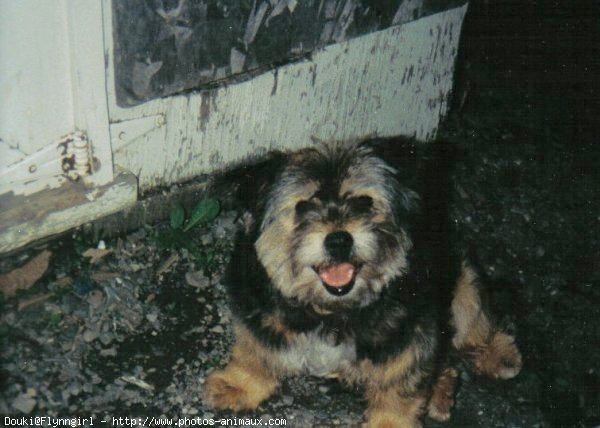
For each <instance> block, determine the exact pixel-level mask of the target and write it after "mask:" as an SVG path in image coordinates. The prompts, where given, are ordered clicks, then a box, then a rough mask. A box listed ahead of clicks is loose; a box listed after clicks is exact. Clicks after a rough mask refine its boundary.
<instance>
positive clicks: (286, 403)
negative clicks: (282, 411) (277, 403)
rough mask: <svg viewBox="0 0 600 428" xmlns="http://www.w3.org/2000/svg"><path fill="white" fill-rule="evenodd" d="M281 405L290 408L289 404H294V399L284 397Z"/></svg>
mask: <svg viewBox="0 0 600 428" xmlns="http://www.w3.org/2000/svg"><path fill="white" fill-rule="evenodd" d="M283 403H284V404H285V405H287V406H290V405H291V404H293V403H294V397H292V396H291V395H284V396H283Z"/></svg>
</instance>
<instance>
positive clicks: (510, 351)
mask: <svg viewBox="0 0 600 428" xmlns="http://www.w3.org/2000/svg"><path fill="white" fill-rule="evenodd" d="M471 352H472V361H473V364H474V365H475V368H476V370H477V371H478V372H480V373H482V374H485V375H487V376H489V377H491V378H494V379H510V378H513V377H515V376H516V375H518V374H519V372H520V371H521V367H522V366H523V360H522V358H521V353H520V352H519V348H517V344H516V343H515V339H514V337H512V336H510V335H508V334H506V333H502V332H500V331H497V332H495V333H494V334H493V335H492V337H491V339H490V340H489V342H488V343H487V344H486V345H485V346H481V347H478V348H476V349H475V350H472V351H471Z"/></svg>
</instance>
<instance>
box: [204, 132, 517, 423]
mask: <svg viewBox="0 0 600 428" xmlns="http://www.w3.org/2000/svg"><path fill="white" fill-rule="evenodd" d="M415 147H417V146H416V144H415V143H414V142H413V141H410V140H407V139H403V138H392V139H377V138H374V139H368V140H365V141H352V142H345V143H342V142H333V143H323V142H318V143H316V144H314V145H313V146H311V147H310V148H307V149H304V150H300V151H297V152H294V153H291V154H285V153H276V154H273V155H271V156H270V157H269V158H268V159H267V160H265V161H263V162H262V163H258V164H256V165H255V166H254V167H251V168H247V169H243V170H242V172H241V173H238V174H239V175H237V179H239V181H240V182H241V184H240V187H239V189H240V190H239V191H238V195H239V198H240V200H241V201H242V202H243V205H244V209H245V210H246V211H247V212H248V214H247V215H246V217H245V219H246V221H245V226H244V228H243V230H241V231H240V232H239V233H238V235H237V237H236V241H235V245H234V250H233V254H232V257H231V261H230V264H229V268H228V273H227V275H226V287H227V289H228V293H229V298H230V305H231V310H232V314H233V317H234V331H235V337H236V341H235V345H234V346H233V349H232V352H231V360H230V361H229V363H228V364H227V366H226V367H225V368H224V369H222V370H217V371H214V372H212V373H211V374H210V375H209V376H208V378H207V379H206V382H205V385H204V396H203V400H204V402H205V404H206V405H207V406H209V407H210V408H213V409H220V410H225V409H227V410H232V411H235V412H241V411H250V410H253V409H256V408H257V406H259V404H260V403H262V402H263V401H264V400H266V399H268V398H269V397H270V396H271V395H272V394H273V393H274V392H275V391H276V390H277V388H278V385H279V384H280V382H281V380H282V379H283V378H285V377H286V376H291V375H297V374H302V373H308V374H311V375H316V376H327V377H336V378H338V379H339V380H340V381H342V382H344V383H347V384H349V385H357V384H358V385H362V387H364V391H365V395H366V401H367V403H368V408H367V426H368V427H419V426H421V420H422V418H423V417H424V416H425V414H427V415H428V416H429V417H431V418H433V419H435V420H437V421H445V420H448V419H449V418H450V411H451V407H452V406H453V403H454V390H455V386H456V383H457V375H458V372H457V368H456V367H455V366H456V364H455V363H453V362H452V358H450V357H449V355H453V354H457V355H460V356H461V357H462V358H464V359H466V360H468V361H469V363H470V364H471V365H472V367H473V368H474V369H475V371H476V372H478V373H480V374H483V375H487V376H490V377H492V378H496V379H509V378H512V377H514V376H516V375H517V374H518V373H519V371H520V369H521V366H522V359H521V354H520V352H519V350H518V348H517V345H516V343H515V339H514V337H513V336H511V335H509V334H507V333H506V332H504V331H502V330H501V329H500V328H498V327H497V326H496V325H495V323H494V322H493V320H492V317H491V316H490V314H489V311H488V309H487V307H486V305H485V304H484V303H485V298H484V289H483V287H482V281H481V277H482V276H481V274H480V272H479V270H478V269H477V268H476V267H475V264H474V262H473V261H472V260H471V259H470V258H469V257H467V256H465V255H463V252H462V251H461V250H460V249H456V248H453V242H454V241H455V240H454V239H453V238H451V234H450V233H449V232H448V227H446V225H447V223H448V220H447V218H444V217H447V212H446V211H447V209H446V208H447V207H446V204H445V202H443V201H444V199H448V198H447V191H448V188H447V185H443V184H442V183H440V182H439V181H440V180H439V178H440V176H441V175H442V173H441V171H442V170H443V169H444V168H443V166H444V165H445V164H446V163H447V162H442V163H437V164H436V163H435V161H433V162H430V163H433V166H434V170H435V171H434V173H433V174H432V175H431V176H432V177H433V179H431V178H430V179H427V178H426V179H421V178H419V177H420V175H422V174H421V172H420V171H421V170H422V169H423V168H420V167H419V160H418V159H417V158H418V156H417V150H416V148H415ZM425 163H427V162H425ZM425 169H426V168H425ZM423 183H429V184H423ZM444 196H445V198H444Z"/></svg>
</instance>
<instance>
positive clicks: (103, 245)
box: [98, 239, 106, 250]
mask: <svg viewBox="0 0 600 428" xmlns="http://www.w3.org/2000/svg"><path fill="white" fill-rule="evenodd" d="M98 249H99V250H106V242H104V241H103V240H102V239H101V240H100V241H98Z"/></svg>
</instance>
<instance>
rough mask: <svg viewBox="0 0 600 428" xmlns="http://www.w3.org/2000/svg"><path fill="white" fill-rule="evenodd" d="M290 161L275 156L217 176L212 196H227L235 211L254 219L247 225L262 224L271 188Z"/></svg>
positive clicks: (279, 155)
mask: <svg viewBox="0 0 600 428" xmlns="http://www.w3.org/2000/svg"><path fill="white" fill-rule="evenodd" d="M286 161H287V155H286V154H284V153H282V152H271V153H269V154H268V155H266V156H264V157H262V158H260V159H252V160H249V161H245V162H244V163H243V164H241V165H238V166H234V167H232V168H230V169H228V170H225V171H224V172H222V173H220V174H217V175H216V176H215V177H214V178H213V180H212V183H211V186H210V187H211V193H213V194H221V195H227V197H228V199H229V200H230V202H231V204H232V205H233V206H232V208H234V209H238V210H240V211H241V213H244V214H245V215H248V214H249V215H250V216H251V217H252V218H251V219H245V222H246V223H247V222H248V221H250V222H251V223H255V222H256V221H257V220H258V221H260V218H261V217H262V213H263V211H264V206H265V203H266V199H267V198H268V195H269V193H270V190H271V186H272V185H273V183H275V180H276V178H277V176H278V175H279V173H280V172H281V170H282V169H283V167H284V165H285V164H286ZM241 213H240V214H241ZM247 226H248V225H247ZM248 229H249V228H248V227H247V231H248Z"/></svg>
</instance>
